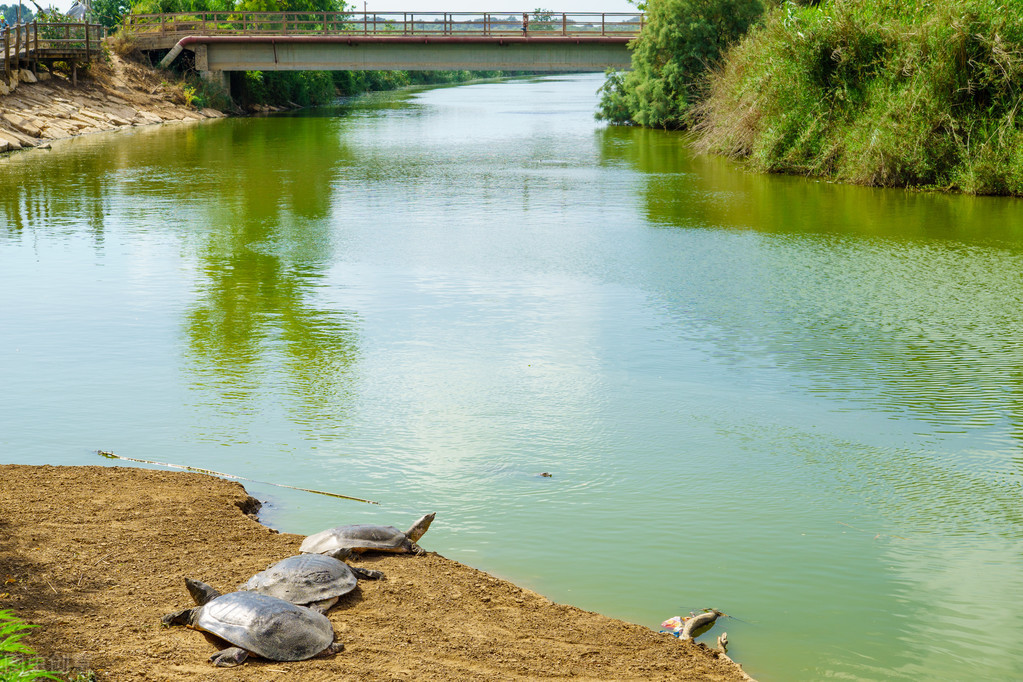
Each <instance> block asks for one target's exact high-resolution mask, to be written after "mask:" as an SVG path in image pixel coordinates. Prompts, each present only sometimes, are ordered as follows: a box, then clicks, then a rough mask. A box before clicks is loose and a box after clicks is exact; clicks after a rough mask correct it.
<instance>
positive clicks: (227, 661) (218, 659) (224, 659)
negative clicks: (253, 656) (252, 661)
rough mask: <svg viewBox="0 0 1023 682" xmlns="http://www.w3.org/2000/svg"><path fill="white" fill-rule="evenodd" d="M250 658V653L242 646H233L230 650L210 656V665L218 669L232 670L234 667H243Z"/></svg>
mask: <svg viewBox="0 0 1023 682" xmlns="http://www.w3.org/2000/svg"><path fill="white" fill-rule="evenodd" d="M248 657H249V652H248V651H246V650H245V649H243V648H241V647H240V646H233V647H230V648H229V649H223V650H221V651H218V652H217V653H215V654H213V655H212V656H210V663H212V664H213V665H215V666H217V667H218V668H230V667H232V666H236V665H241V664H242V663H244V662H245V659H246V658H248Z"/></svg>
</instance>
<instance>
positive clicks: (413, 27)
mask: <svg viewBox="0 0 1023 682" xmlns="http://www.w3.org/2000/svg"><path fill="white" fill-rule="evenodd" d="M643 20H644V15H643V13H642V12H631V13H630V12H546V11H545V12H530V13H527V14H525V15H523V13H521V12H519V13H516V12H484V13H479V12H357V11H349V12H194V13H180V14H131V15H129V17H128V20H127V23H126V28H127V30H128V31H129V32H131V33H134V34H137V35H152V34H161V35H168V34H169V35H181V36H185V35H363V36H365V35H371V36H384V37H386V36H393V37H399V36H451V37H478V36H484V37H494V38H501V37H510V36H525V37H540V36H544V37H557V36H561V37H565V38H575V37H597V36H603V37H616V38H629V37H634V36H636V35H639V32H640V29H642V27H643Z"/></svg>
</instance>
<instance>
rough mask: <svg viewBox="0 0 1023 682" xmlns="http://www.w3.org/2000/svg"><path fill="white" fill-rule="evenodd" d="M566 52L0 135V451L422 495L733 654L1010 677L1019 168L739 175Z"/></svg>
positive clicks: (547, 581) (306, 512) (1017, 575)
mask: <svg viewBox="0 0 1023 682" xmlns="http://www.w3.org/2000/svg"><path fill="white" fill-rule="evenodd" d="M599 82H600V78H599V77H597V76H594V77H590V76H568V77H555V78H545V79H538V80H533V81H521V82H515V83H490V84H480V85H473V86H467V87H459V88H445V89H437V90H428V91H420V92H407V93H402V94H398V95H385V96H377V97H372V98H367V99H364V100H355V101H353V102H348V103H345V104H343V105H339V106H337V107H331V108H324V109H320V110H316V111H312V112H304V113H302V114H301V115H296V116H288V117H271V118H255V119H249V120H228V121H216V122H207V123H203V124H195V125H180V126H169V127H163V128H158V129H157V128H154V129H138V130H135V131H132V132H130V133H127V134H115V135H108V136H97V137H92V138H86V139H80V140H75V141H71V142H68V143H64V144H56V145H55V149H54V151H53V152H52V153H46V152H38V151H37V152H32V153H26V154H17V155H14V156H10V157H7V158H4V159H2V160H0V210H2V211H3V213H2V218H3V220H2V224H0V315H2V316H3V317H2V320H0V377H2V378H3V381H4V386H5V391H4V392H3V394H2V395H0V415H2V417H0V419H2V424H0V444H2V445H3V446H4V448H5V452H7V453H9V454H8V458H7V459H8V461H16V462H37V463H38V462H49V463H59V464H101V463H102V462H95V461H93V459H94V456H92V455H91V454H90V453H91V452H92V451H94V450H96V449H98V448H103V449H109V450H113V451H115V452H117V453H119V454H123V455H127V456H142V457H145V458H152V459H160V460H162V461H172V462H179V463H182V464H189V465H195V466H203V467H208V468H212V469H216V470H220V471H229V472H233V473H238V474H241V475H245V476H249V477H251V478H255V479H260V480H271V481H277V482H283V483H288V484H292V485H299V486H303V487H311V488H317V489H326V490H332V491H335V492H339V493H342V494H351V495H357V496H359V497H364V498H370V499H377V500H380V501H381V502H382V504H381V505H380V506H379V507H368V506H365V505H357V504H355V503H350V502H345V503H338V502H337V501H336V500H332V499H328V498H320V497H319V496H315V495H306V494H303V493H299V492H294V491H281V490H280V489H265V488H261V487H260V486H258V485H255V484H254V485H253V486H252V487H251V490H252V491H253V492H254V493H255V494H257V495H259V496H260V497H261V498H265V499H267V500H268V501H269V504H268V505H267V508H266V509H267V511H266V514H265V515H264V518H265V519H266V520H268V521H269V522H271V523H272V524H274V525H276V526H278V527H281V528H283V529H286V530H289V531H294V532H313V531H316V530H320V529H321V528H322V527H325V526H327V525H334V524H336V523H340V522H343V521H345V520H349V519H352V520H366V521H371V520H372V521H383V522H386V523H394V524H396V525H399V526H403V525H406V524H407V523H410V522H411V521H412V520H413V519H414V518H416V517H417V516H418V515H419V514H421V513H423V512H425V511H434V510H436V511H438V517H437V518H438V520H437V522H436V523H435V524H434V525H433V527H432V528H431V530H430V533H429V535H428V536H426V538H424V543H425V544H424V546H427V547H428V548H430V549H436V550H438V551H440V552H441V553H443V554H445V555H446V556H450V557H452V558H456V559H461V560H463V561H466V562H469V563H471V564H473V565H476V566H479V567H481V568H483V569H486V570H490V571H493V572H495V573H498V574H499V575H502V576H505V577H509V578H511V579H514V580H516V581H518V582H520V583H522V584H525V585H528V586H530V587H533V588H535V589H537V590H539V591H541V592H543V593H544V594H546V595H548V596H550V597H551V598H553V599H555V600H558V601H564V602H571V603H574V604H577V605H579V606H582V607H584V608H589V609H595V610H600V611H603V612H607V613H610V614H612V615H615V616H619V617H622V618H627V619H630V620H633V621H635V622H639V623H643V624H646V625H649V626H651V627H656V626H657V624H659V623H660V622H661V621H662V620H664V619H665V618H667V617H669V616H672V615H677V614H678V613H685V612H686V611H689V610H692V609H699V608H703V607H707V606H715V607H718V608H722V609H723V610H724V611H726V612H728V613H732V614H734V615H736V616H738V617H739V618H741V619H742V620H741V621H740V620H734V621H729V622H728V623H727V629H728V632H729V636H730V639H731V640H732V642H733V647H732V650H731V652H732V653H733V654H734V655H735V657H736V658H738V659H739V660H741V661H743V662H744V663H745V666H746V669H747V670H749V671H750V672H751V673H752V674H754V676H756V677H757V678H758V679H761V680H764V681H765V682H767V681H769V680H800V679H804V680H815V679H820V678H822V677H842V678H845V679H864V680H873V679H878V680H879V679H906V680H915V679H976V678H985V679H1014V678H1019V677H1023V657H1021V656H1020V654H1018V653H1017V652H1016V651H1015V646H1014V645H1015V639H1014V637H1015V633H1016V632H1018V631H1019V630H1020V626H1021V625H1023V623H1021V622H1020V620H1021V616H1019V615H1018V614H1020V613H1023V609H1021V608H1020V607H1021V606H1023V604H1021V603H1020V597H1019V596H1018V595H1020V594H1023V590H1021V589H1020V588H1021V587H1023V572H1021V570H1020V566H1021V565H1023V564H1021V562H1020V551H1019V548H1020V539H1021V535H1023V533H1021V530H1020V528H1021V521H1023V519H1021V512H1020V505H1019V485H1020V480H1021V470H1020V464H1021V461H1023V456H1021V455H1020V436H1021V426H1020V424H1021V418H1020V417H1021V407H1020V405H1021V400H1020V376H1021V371H1020V370H1021V366H1023V362H1021V348H1020V343H1021V341H1020V335H1019V330H1020V329H1021V328H1023V319H1021V317H1023V312H1021V306H1020V301H1021V297H1023V284H1021V283H1020V281H1019V278H1018V276H1017V275H1016V273H1018V272H1019V271H1020V266H1021V262H1020V261H1021V256H1023V248H1021V243H1023V242H1021V239H1023V234H1021V233H1020V230H1021V229H1023V221H1020V220H1018V214H1019V212H1020V209H1019V206H1018V203H1017V202H1014V201H1007V200H999V199H991V198H984V199H977V198H967V197H945V196H932V195H925V194H916V193H906V192H898V191H883V192H881V191H875V190H868V189H863V188H854V187H842V186H834V185H828V184H824V183H818V182H813V181H808V180H805V179H802V178H787V177H768V176H755V175H749V174H745V173H743V172H741V170H739V169H737V168H735V167H734V166H733V165H732V164H730V163H728V162H726V161H722V160H720V159H713V158H705V157H694V156H693V155H692V154H691V153H690V152H689V150H688V148H687V147H686V145H685V142H684V139H683V138H681V137H680V136H678V135H674V134H669V133H664V132H659V131H649V130H637V129H623V128H601V127H599V126H597V125H596V124H595V123H594V122H593V120H592V111H593V108H594V105H595V95H594V91H595V90H596V88H597V86H598V85H599ZM543 471H547V472H552V473H553V474H554V475H553V477H551V478H545V477H540V476H538V475H537V474H538V473H539V472H543ZM623 555H627V556H628V557H629V558H628V560H623V558H622V557H623ZM978 609H981V610H982V612H983V615H982V616H979V615H978ZM715 635H716V631H712V633H711V634H710V635H709V636H708V638H709V639H710V640H713V638H714V636H715Z"/></svg>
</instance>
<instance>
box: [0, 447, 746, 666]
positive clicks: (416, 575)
mask: <svg viewBox="0 0 1023 682" xmlns="http://www.w3.org/2000/svg"><path fill="white" fill-rule="evenodd" d="M253 506H254V505H253V500H252V498H250V497H249V496H248V494H247V493H246V492H245V489H244V488H243V487H242V486H241V485H239V484H237V483H233V482H229V481H224V480H221V479H217V478H211V477H208V476H203V475H200V474H187V473H173V472H163V471H151V470H145V469H131V468H123V467H112V468H111V467H51V466H41V467H32V466H20V465H0V580H2V581H3V584H0V609H6V608H12V609H14V610H15V611H16V612H17V614H18V615H19V616H20V617H22V618H25V619H26V620H28V621H30V622H32V623H36V624H39V625H40V626H41V627H40V628H38V629H37V630H34V631H32V632H31V634H30V635H29V637H28V638H27V640H26V642H27V644H29V645H30V646H31V647H33V648H35V649H36V650H37V651H38V652H39V653H40V654H41V655H42V656H44V657H46V658H47V659H48V661H49V662H50V664H51V665H54V666H55V667H61V668H65V669H67V668H77V669H89V670H93V671H95V672H96V674H97V679H99V680H160V681H164V680H204V679H211V680H212V679H216V680H225V681H226V680H277V679H279V680H327V679H330V680H339V679H340V680H468V679H473V680H497V679H501V680H535V679H560V678H573V679H580V680H630V679H631V680H667V679H672V680H713V681H720V682H733V681H736V682H737V681H739V680H743V679H749V678H746V677H745V676H744V674H743V673H742V671H741V670H740V669H739V668H738V667H737V666H735V665H734V664H732V663H731V662H729V661H726V660H722V659H720V658H719V657H718V656H717V654H716V653H714V652H712V651H711V650H710V649H708V648H707V647H705V646H703V645H702V644H693V643H690V642H680V641H678V640H676V639H675V638H674V637H670V636H668V635H662V634H658V633H655V632H653V631H651V630H649V629H647V628H644V627H641V626H638V625H632V624H629V623H625V622H622V621H618V620H614V619H611V618H607V617H605V616H602V615H599V614H596V613H591V612H587V611H583V610H581V609H577V608H575V607H572V606H565V605H562V604H555V603H553V602H551V601H549V600H547V599H545V598H544V597H542V596H540V595H538V594H536V593H534V592H531V591H529V590H524V589H521V588H519V587H517V586H515V585H513V584H511V583H508V582H506V581H503V580H499V579H497V578H494V577H493V576H490V575H488V574H486V573H483V572H481V571H478V570H475V569H473V568H470V567H468V566H464V565H462V564H460V563H458V562H455V561H452V560H449V559H445V558H444V557H443V556H441V555H440V554H437V553H435V552H432V551H431V552H430V554H428V555H427V556H425V557H413V556H409V555H402V556H397V555H384V556H376V557H366V558H363V559H360V560H358V561H357V565H361V566H366V567H371V568H374V569H379V570H381V571H383V572H384V573H385V575H386V576H387V577H386V579H385V580H381V581H365V582H360V586H359V587H358V588H357V589H356V590H355V592H353V593H351V594H349V595H347V596H346V597H344V598H343V599H342V601H341V603H340V604H339V605H338V606H337V607H335V608H334V609H333V610H332V611H331V612H330V613H329V617H330V619H331V621H332V622H333V624H334V628H335V631H336V632H337V633H338V636H339V639H340V640H341V641H343V642H344V643H345V645H346V649H345V651H344V652H343V653H341V654H339V655H337V656H335V657H333V658H329V659H313V660H309V661H302V662H297V663H277V662H268V661H259V660H255V661H250V662H248V663H246V664H245V665H244V666H241V667H240V668H232V669H216V668H212V667H211V666H210V665H209V664H208V663H206V659H207V658H208V657H209V656H210V654H212V653H213V652H214V651H216V650H217V647H216V646H215V645H214V644H212V643H210V642H208V641H206V639H204V637H203V636H202V635H200V634H199V633H197V632H195V631H191V630H186V629H184V628H171V629H168V628H163V627H161V625H160V617H161V616H162V615H163V614H165V613H168V612H170V611H173V610H177V609H179V608H184V607H186V606H190V605H191V604H190V602H189V598H188V595H187V593H186V592H185V589H184V585H183V579H184V578H185V577H186V576H190V577H194V578H198V579H201V580H204V581H206V582H208V583H210V584H212V585H214V586H216V587H218V588H220V589H224V590H227V589H231V588H233V587H234V586H237V585H238V584H239V583H241V582H244V581H245V580H246V579H248V577H249V576H250V575H252V574H253V573H256V572H258V571H260V570H262V569H264V568H266V566H267V565H268V564H270V563H273V562H274V561H277V560H279V559H281V558H283V557H286V556H289V555H291V554H294V553H296V552H297V551H298V546H299V544H300V543H301V540H302V537H301V536H298V535H290V534H285V533H277V532H275V531H273V530H271V529H269V528H267V527H265V526H262V525H260V524H259V523H258V522H257V521H255V520H253V519H252V518H250V517H249V516H246V515H245V511H246V510H251V509H252V507H253ZM346 521H357V519H324V525H325V526H329V525H334V524H335V523H343V522H346ZM443 522H444V520H443V519H442V518H438V519H437V521H436V522H435V523H438V524H440V523H443ZM429 537H430V536H429V534H427V535H426V536H424V538H423V541H422V543H421V544H423V546H424V548H425V549H427V550H433V549H436V548H434V547H431V545H430V542H429Z"/></svg>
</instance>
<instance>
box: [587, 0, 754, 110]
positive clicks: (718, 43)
mask: <svg viewBox="0 0 1023 682" xmlns="http://www.w3.org/2000/svg"><path fill="white" fill-rule="evenodd" d="M645 6H646V10H647V17H646V24H645V25H644V27H643V31H642V32H641V33H640V35H639V37H638V38H637V39H636V40H635V42H634V43H633V46H632V71H630V72H629V73H628V74H626V75H625V76H624V77H620V76H618V77H615V78H612V79H609V80H608V81H607V83H605V84H604V87H603V88H602V89H601V90H602V98H601V104H600V110H599V111H598V113H597V117H598V118H603V119H606V120H609V121H612V122H614V123H638V124H639V125H642V126H648V127H651V128H670V129H678V128H685V127H687V126H688V124H689V120H688V115H689V113H690V111H689V110H690V108H691V107H692V105H693V104H694V103H695V101H696V100H697V99H698V97H699V95H700V93H701V92H702V90H703V76H704V74H705V73H706V71H707V69H708V68H709V67H710V66H711V65H712V64H713V63H714V62H716V61H717V59H718V57H719V56H720V55H721V53H722V51H723V50H724V48H725V47H726V46H727V45H729V44H731V43H732V42H734V41H735V40H736V39H738V38H739V37H741V36H742V35H743V34H744V33H745V32H746V30H747V29H748V28H749V27H750V25H751V24H752V23H753V22H755V21H756V20H757V19H758V18H759V17H760V15H761V14H763V11H764V6H763V3H762V2H761V0H649V1H648V2H646V5H645ZM623 112H628V117H627V118H626V119H624V120H623V119H622V118H621V115H622V113H623Z"/></svg>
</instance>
